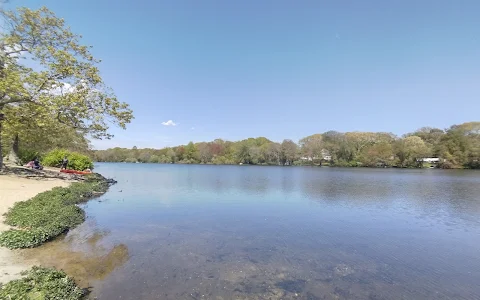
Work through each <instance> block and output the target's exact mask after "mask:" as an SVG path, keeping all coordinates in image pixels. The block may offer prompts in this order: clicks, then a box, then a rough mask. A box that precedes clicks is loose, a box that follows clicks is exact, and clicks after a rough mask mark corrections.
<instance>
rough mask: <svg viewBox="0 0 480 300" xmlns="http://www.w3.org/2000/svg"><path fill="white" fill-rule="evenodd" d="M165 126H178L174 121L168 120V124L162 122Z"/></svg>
mask: <svg viewBox="0 0 480 300" xmlns="http://www.w3.org/2000/svg"><path fill="white" fill-rule="evenodd" d="M162 125H163V126H177V123H175V122H173V121H172V120H168V121H167V122H162Z"/></svg>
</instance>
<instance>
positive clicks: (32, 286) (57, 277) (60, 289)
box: [0, 267, 86, 300]
mask: <svg viewBox="0 0 480 300" xmlns="http://www.w3.org/2000/svg"><path fill="white" fill-rule="evenodd" d="M23 275H25V277H24V278H22V279H18V280H13V281H10V282H9V283H7V284H6V285H5V286H3V287H1V289H0V299H5V300H9V299H12V300H13V299H25V300H27V299H38V300H43V299H45V300H46V299H62V300H79V299H82V298H83V297H84V296H85V295H86V290H84V289H81V288H79V287H78V286H77V285H76V284H75V281H74V280H73V279H72V278H70V277H68V276H67V274H65V273H64V272H62V271H57V270H55V269H50V268H41V267H33V268H32V269H31V270H30V271H28V272H25V273H23Z"/></svg>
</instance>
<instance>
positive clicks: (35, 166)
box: [33, 157, 43, 170]
mask: <svg viewBox="0 0 480 300" xmlns="http://www.w3.org/2000/svg"><path fill="white" fill-rule="evenodd" d="M33 168H34V169H37V170H43V166H42V165H40V161H39V160H38V157H35V159H34V160H33Z"/></svg>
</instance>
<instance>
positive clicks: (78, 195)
mask: <svg viewBox="0 0 480 300" xmlns="http://www.w3.org/2000/svg"><path fill="white" fill-rule="evenodd" d="M112 183H114V181H112V180H107V179H105V178H104V177H103V176H101V175H99V174H92V175H88V176H86V177H85V180H83V181H81V182H76V183H73V184H72V185H70V186H69V187H65V188H63V187H57V188H53V189H52V190H50V191H47V192H43V193H40V194H38V195H36V196H35V197H33V198H31V199H30V200H27V201H24V202H17V203H16V204H15V205H14V206H13V207H12V208H11V209H10V210H9V211H8V213H6V214H5V223H6V224H8V225H11V226H15V229H11V230H8V231H5V232H3V233H1V234H0V246H3V247H7V248H10V249H17V248H31V247H36V246H39V245H41V244H43V243H45V242H47V241H49V240H52V239H54V238H55V237H57V236H59V235H60V234H62V233H64V232H66V231H68V230H69V229H71V228H73V227H75V226H77V225H79V224H80V223H82V222H83V221H84V220H85V213H84V211H83V210H82V209H81V208H79V207H78V206H77V205H76V204H79V203H82V202H86V201H88V200H89V199H91V198H93V197H95V196H98V195H100V194H103V193H105V192H106V191H107V190H108V188H109V186H110V185H111V184H112ZM23 275H24V277H23V278H21V279H18V280H13V281H10V282H8V283H7V284H5V285H4V286H1V287H0V299H38V300H42V299H45V300H46V299H63V300H78V299H82V298H83V297H84V296H85V295H86V292H87V291H86V290H84V289H82V288H80V287H78V286H77V285H76V284H75V281H74V280H73V279H72V278H70V277H68V276H67V274H65V273H64V272H62V271H58V270H55V269H51V268H42V267H33V268H32V269H31V270H29V271H27V272H25V273H23Z"/></svg>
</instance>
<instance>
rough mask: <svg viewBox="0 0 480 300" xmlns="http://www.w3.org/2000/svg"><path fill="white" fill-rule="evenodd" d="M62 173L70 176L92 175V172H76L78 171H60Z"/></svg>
mask: <svg viewBox="0 0 480 300" xmlns="http://www.w3.org/2000/svg"><path fill="white" fill-rule="evenodd" d="M60 172H62V173H68V174H78V175H86V174H92V172H86V171H76V170H60Z"/></svg>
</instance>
